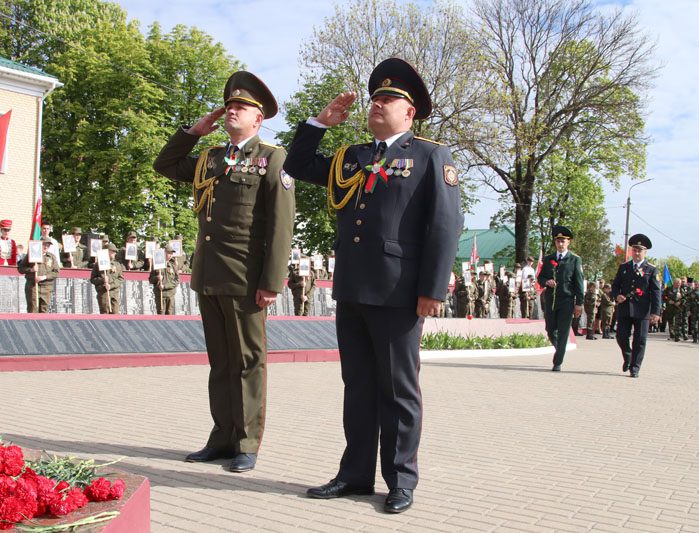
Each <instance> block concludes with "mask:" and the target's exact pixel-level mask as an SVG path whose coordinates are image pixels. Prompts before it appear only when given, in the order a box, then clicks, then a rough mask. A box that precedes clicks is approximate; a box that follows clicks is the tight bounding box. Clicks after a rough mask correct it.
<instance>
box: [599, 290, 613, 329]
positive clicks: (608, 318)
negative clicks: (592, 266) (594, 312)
mask: <svg viewBox="0 0 699 533" xmlns="http://www.w3.org/2000/svg"><path fill="white" fill-rule="evenodd" d="M614 305H615V303H614V300H613V299H612V296H611V294H607V293H606V292H604V291H602V294H601V296H600V305H599V313H600V317H601V319H602V338H603V339H611V338H612V336H611V335H610V334H609V325H610V324H611V322H612V315H613V314H614Z"/></svg>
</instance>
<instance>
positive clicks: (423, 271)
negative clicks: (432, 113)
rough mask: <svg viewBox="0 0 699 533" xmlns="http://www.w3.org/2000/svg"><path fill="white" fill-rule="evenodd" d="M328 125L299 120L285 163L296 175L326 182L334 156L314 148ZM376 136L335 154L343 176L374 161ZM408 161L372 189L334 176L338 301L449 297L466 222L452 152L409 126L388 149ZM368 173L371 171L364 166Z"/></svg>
mask: <svg viewBox="0 0 699 533" xmlns="http://www.w3.org/2000/svg"><path fill="white" fill-rule="evenodd" d="M325 131H326V130H325V129H324V128H319V127H315V126H312V125H310V124H306V123H301V124H300V125H299V127H298V129H297V130H296V135H295V137H294V139H293V141H292V142H291V146H290V148H289V155H288V156H287V159H286V162H285V163H284V169H285V170H286V171H287V172H288V173H289V174H291V175H292V176H293V177H294V178H296V179H300V180H304V181H308V182H310V183H315V184H317V185H323V186H327V185H328V180H329V175H330V171H331V169H332V168H333V166H332V158H330V157H324V156H322V155H320V154H318V153H317V148H318V145H319V144H320V141H321V139H322V137H323V135H324V134H325ZM373 152H374V143H367V144H358V145H353V146H350V147H348V148H347V151H346V152H345V153H344V156H343V158H342V161H338V162H337V163H338V165H339V167H340V168H339V172H340V174H341V179H343V180H344V179H350V178H352V177H353V176H355V175H357V173H358V172H359V171H362V170H363V169H366V167H367V166H368V165H370V163H371V162H372V155H373ZM383 159H384V160H385V161H386V163H385V165H384V170H387V169H388V168H389V167H390V165H391V162H393V161H399V162H400V161H402V162H405V163H407V162H408V161H409V162H410V164H411V165H412V166H411V168H410V169H409V172H408V175H404V174H403V175H400V176H398V175H396V173H395V172H394V173H392V174H391V175H388V176H386V181H384V180H383V179H382V178H377V183H376V185H375V188H374V191H373V193H367V192H365V190H364V187H361V186H360V187H357V189H356V190H355V191H354V192H353V193H352V195H351V196H350V197H347V198H346V195H348V189H346V188H342V187H340V186H338V184H337V180H334V181H333V185H332V187H331V189H330V190H329V193H330V194H331V195H332V198H333V199H334V200H335V201H337V202H338V203H339V202H341V200H342V199H343V198H346V199H347V200H348V201H347V203H346V205H345V206H344V207H342V208H338V209H337V211H336V215H337V221H336V225H337V238H336V239H335V242H334V245H333V248H334V250H335V256H336V259H335V272H334V275H333V297H334V298H335V299H336V300H338V301H348V302H356V303H363V304H370V305H381V306H387V307H413V306H415V305H416V304H417V298H418V296H425V297H429V298H433V299H436V300H444V297H445V295H446V293H447V290H448V285H449V277H450V276H449V274H450V272H451V269H452V267H453V264H454V258H455V256H456V247H457V244H458V239H459V236H460V234H461V230H462V227H463V214H462V213H461V201H460V193H459V186H458V179H457V177H456V170H455V169H454V166H453V165H454V162H453V160H452V156H451V152H450V151H449V149H448V148H447V147H445V146H442V145H440V144H437V143H434V142H431V141H427V140H422V139H419V138H416V137H415V136H414V135H413V134H412V132H406V133H404V134H403V135H401V136H400V137H399V138H398V139H397V140H396V141H395V142H393V143H392V144H391V146H389V147H388V149H387V150H386V153H385V154H384V156H383ZM364 172H365V175H366V176H367V179H368V176H369V171H367V170H364Z"/></svg>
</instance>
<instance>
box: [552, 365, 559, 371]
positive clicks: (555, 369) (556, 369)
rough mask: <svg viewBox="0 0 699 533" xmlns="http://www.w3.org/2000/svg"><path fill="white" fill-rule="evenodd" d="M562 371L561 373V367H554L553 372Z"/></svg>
mask: <svg viewBox="0 0 699 533" xmlns="http://www.w3.org/2000/svg"><path fill="white" fill-rule="evenodd" d="M560 371H561V365H553V368H552V369H551V372H560Z"/></svg>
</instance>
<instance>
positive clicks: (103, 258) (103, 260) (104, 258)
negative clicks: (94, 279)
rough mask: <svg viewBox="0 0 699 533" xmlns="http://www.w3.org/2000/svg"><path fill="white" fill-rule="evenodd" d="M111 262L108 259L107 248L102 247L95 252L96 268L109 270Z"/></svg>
mask: <svg viewBox="0 0 699 533" xmlns="http://www.w3.org/2000/svg"><path fill="white" fill-rule="evenodd" d="M110 268H112V262H111V261H110V260H109V250H107V249H106V248H103V249H102V250H99V251H98V252H97V270H109V269H110Z"/></svg>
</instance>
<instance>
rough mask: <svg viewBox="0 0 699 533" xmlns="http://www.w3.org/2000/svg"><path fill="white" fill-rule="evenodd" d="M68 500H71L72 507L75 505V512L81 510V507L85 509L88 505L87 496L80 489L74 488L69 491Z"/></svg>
mask: <svg viewBox="0 0 699 533" xmlns="http://www.w3.org/2000/svg"><path fill="white" fill-rule="evenodd" d="M66 500H70V501H71V503H72V505H73V510H75V509H80V508H81V507H85V506H86V505H87V501H88V500H87V496H85V494H83V491H82V490H80V489H79V488H78V487H74V488H72V489H70V491H68V495H67V496H66Z"/></svg>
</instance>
